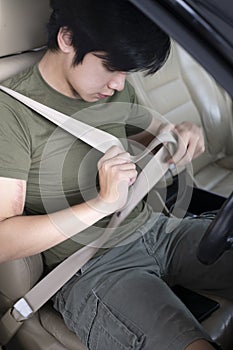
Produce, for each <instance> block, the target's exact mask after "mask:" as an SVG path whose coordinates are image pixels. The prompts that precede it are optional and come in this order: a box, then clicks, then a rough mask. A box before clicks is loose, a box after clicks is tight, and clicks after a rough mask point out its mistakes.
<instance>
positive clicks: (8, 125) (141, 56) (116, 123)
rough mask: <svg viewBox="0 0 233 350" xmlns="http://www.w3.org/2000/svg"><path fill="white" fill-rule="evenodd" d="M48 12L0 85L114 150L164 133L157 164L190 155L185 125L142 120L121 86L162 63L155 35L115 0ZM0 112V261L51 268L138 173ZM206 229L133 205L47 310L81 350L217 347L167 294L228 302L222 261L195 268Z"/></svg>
mask: <svg viewBox="0 0 233 350" xmlns="http://www.w3.org/2000/svg"><path fill="white" fill-rule="evenodd" d="M51 5H52V8H53V13H52V15H51V18H50V21H49V24H48V32H49V40H48V51H47V52H46V54H45V56H44V57H43V58H42V60H41V61H40V62H39V64H38V65H35V66H34V67H32V68H29V69H28V70H26V71H25V72H23V73H21V74H19V75H17V76H16V77H14V78H12V79H10V80H8V81H6V82H5V85H6V86H9V87H11V88H12V89H14V90H17V91H19V92H21V93H23V94H25V95H28V96H30V97H31V98H33V99H35V100H37V101H39V102H42V103H44V104H46V105H48V106H50V107H52V108H55V109H57V110H59V111H61V112H63V113H66V114H68V115H70V116H71V117H72V118H76V119H80V120H82V121H84V122H86V123H87V124H91V125H94V126H97V127H99V128H101V129H103V130H105V131H107V132H109V133H110V134H113V135H114V136H116V137H117V138H119V139H121V140H122V142H123V144H124V145H125V149H126V150H127V146H128V145H127V144H128V141H127V140H128V138H130V139H131V140H135V141H136V142H141V143H142V144H144V145H147V144H148V142H149V141H150V139H151V137H152V136H153V135H154V134H156V133H159V132H162V131H164V130H172V131H173V132H174V133H176V135H177V138H178V141H179V142H178V149H177V152H176V153H175V155H174V157H173V158H172V159H169V160H168V162H174V163H176V164H183V163H186V162H187V161H188V160H190V159H193V158H195V157H197V156H198V155H199V154H201V153H202V151H203V149H204V141H203V136H202V133H201V130H200V129H199V128H198V127H197V126H195V125H193V124H190V123H186V122H184V123H182V124H180V125H177V126H173V125H171V124H164V123H161V122H160V121H158V120H157V119H154V118H152V117H151V115H150V114H149V113H147V112H146V111H145V109H143V108H142V109H141V108H140V106H138V105H137V98H136V96H135V93H134V90H133V88H132V87H131V86H130V85H129V84H128V83H127V82H126V73H127V72H132V71H138V70H144V71H145V72H147V73H154V72H156V71H157V70H158V69H159V68H160V67H161V66H162V64H163V63H164V62H165V60H166V58H167V56H168V54H169V50H170V41H169V38H168V37H167V35H166V34H165V33H163V32H162V31H161V30H160V29H159V28H157V26H156V25H154V24H153V23H152V22H151V21H150V20H149V19H147V18H146V17H145V16H144V15H143V14H141V13H140V12H139V11H138V10H137V9H136V8H134V6H133V5H131V4H130V3H128V1H126V0H117V1H114V0H108V1H104V0H99V1H95V0H54V1H51ZM112 106H113V107H114V108H112ZM104 111H107V114H106V113H104ZM142 111H143V112H142ZM0 113H1V138H0V147H1V155H0V176H1V178H0V193H1V198H2V201H1V207H0V213H1V218H0V219H1V222H0V247H1V248H0V259H1V261H6V260H9V259H16V258H19V257H23V256H29V255H33V254H36V253H39V252H43V257H44V262H45V267H46V268H47V270H51V269H52V268H53V267H54V266H56V265H57V264H58V263H59V262H61V261H62V260H64V259H65V258H66V257H68V256H69V255H70V254H72V253H73V252H74V251H76V250H77V249H80V247H81V246H82V245H84V244H87V243H90V242H91V241H92V240H93V238H95V237H96V236H99V235H100V234H101V233H102V231H103V229H104V228H105V227H106V226H107V223H108V222H109V219H110V217H111V214H112V213H114V212H115V211H117V210H119V209H120V208H122V207H123V206H124V204H125V202H126V199H127V195H128V189H129V187H130V186H131V185H132V184H133V183H134V182H135V180H136V178H137V173H138V169H137V168H136V167H135V165H134V164H133V163H132V162H131V159H130V154H129V153H128V152H127V151H125V150H123V149H122V148H120V147H116V146H115V147H111V148H110V149H109V150H108V151H107V152H106V153H105V154H104V155H100V154H99V153H98V152H97V151H95V150H93V149H92V148H91V147H90V146H89V145H87V144H85V143H84V142H82V141H80V140H76V139H75V138H74V137H72V136H71V135H69V134H68V133H66V132H65V131H63V130H61V129H59V128H56V126H55V125H54V124H53V123H50V122H49V121H47V120H45V119H43V118H42V117H41V116H39V115H38V114H36V113H34V112H32V111H31V110H29V109H28V108H27V107H25V106H23V105H22V104H20V103H19V102H17V101H15V100H14V99H12V98H11V97H9V96H8V95H6V94H4V93H1V95H0ZM142 114H143V115H142ZM143 130H145V131H143ZM135 132H137V133H136V134H135ZM103 141H104V140H103ZM129 150H130V147H129ZM89 155H90V157H89ZM97 173H98V176H97ZM23 212H25V213H26V214H27V215H23ZM171 221H173V222H174V223H175V225H174V229H173V230H169V232H168V230H167V224H168V223H170V222H171ZM208 225H209V221H208V220H203V219H202V220H201V219H198V220H192V219H184V220H183V221H182V222H180V223H179V224H178V223H177V221H176V220H175V219H168V218H167V217H165V216H163V215H159V213H153V211H152V209H151V208H150V206H149V205H148V204H147V203H146V202H144V201H142V202H140V203H139V204H138V205H137V206H136V208H135V209H134V210H133V212H132V213H131V214H130V215H129V216H128V217H127V218H126V220H125V221H124V222H123V224H122V225H121V226H120V228H118V229H117V230H116V232H114V239H115V238H116V243H119V242H120V244H116V246H114V244H113V243H112V242H111V243H109V245H106V246H105V247H103V248H102V249H101V250H100V251H99V252H98V253H97V255H96V256H95V257H94V258H93V259H91V260H90V261H89V262H88V263H87V264H86V265H85V266H84V267H83V268H82V269H81V270H80V271H78V272H77V274H76V275H75V276H74V277H73V278H72V279H71V280H70V281H69V282H68V283H67V284H66V285H65V286H64V287H63V288H62V289H61V290H60V291H59V292H58V293H57V294H56V296H55V297H54V299H53V300H54V307H55V308H56V309H57V310H58V311H59V312H60V313H61V314H62V316H63V318H64V321H65V323H66V324H67V326H68V327H69V329H71V330H72V331H74V332H75V333H76V334H77V335H78V336H79V337H80V338H81V340H82V341H83V343H84V344H85V345H86V346H87V347H88V348H89V349H101V350H105V349H106V350H108V349H112V350H113V349H117V350H119V349H146V350H147V349H148V350H152V349H153V350H154V349H159V350H163V349H177V350H180V349H188V350H195V349H199V350H202V349H203V350H204V349H206V350H208V349H209V350H210V349H214V348H218V346H217V345H216V344H214V343H213V342H212V341H211V339H209V337H208V335H207V334H205V332H204V330H203V329H202V327H201V326H200V325H199V323H198V322H197V321H196V320H195V319H194V317H193V316H192V315H191V314H190V312H189V311H188V310H187V309H186V308H185V307H184V306H183V304H182V303H180V302H179V300H178V299H177V298H176V296H175V295H174V294H173V293H172V291H171V289H170V286H172V285H175V284H181V285H183V286H186V287H189V288H196V289H199V290H204V289H207V288H208V289H209V290H211V292H212V293H215V294H219V295H223V296H225V297H228V298H231V296H232V281H231V275H232V271H231V266H232V254H228V255H225V256H224V257H223V258H222V259H221V260H219V261H218V262H217V263H216V264H215V266H214V267H212V266H210V267H206V266H203V265H201V264H200V263H199V262H198V261H197V259H196V253H195V252H196V247H197V245H198V242H199V241H200V239H201V237H202V235H203V233H204V232H205V229H206V228H207V226H208ZM135 235H136V236H137V239H132V240H131V241H127V242H126V240H125V239H127V238H129V237H131V236H133V237H134V236H135ZM190 271H192V275H190Z"/></svg>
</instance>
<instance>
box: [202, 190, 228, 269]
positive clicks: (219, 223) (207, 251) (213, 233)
mask: <svg viewBox="0 0 233 350" xmlns="http://www.w3.org/2000/svg"><path fill="white" fill-rule="evenodd" d="M231 248H233V192H232V194H231V195H230V197H229V198H228V199H227V200H226V201H225V202H224V204H223V206H222V207H221V209H220V210H219V212H218V214H217V215H216V217H215V218H214V220H213V221H212V222H211V224H210V225H209V227H208V228H207V230H206V232H205V234H204V236H203V237H202V240H201V242H200V243H199V246H198V249H197V257H198V259H199V261H200V262H202V263H203V264H206V265H210V264H213V263H214V262H215V261H216V260H217V259H218V258H219V257H220V256H221V255H222V254H223V253H224V252H225V251H226V250H229V249H231Z"/></svg>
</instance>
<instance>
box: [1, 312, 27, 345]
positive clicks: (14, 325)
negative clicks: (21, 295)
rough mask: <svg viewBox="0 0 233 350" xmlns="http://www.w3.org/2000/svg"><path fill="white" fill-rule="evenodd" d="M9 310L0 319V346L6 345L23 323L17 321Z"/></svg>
mask: <svg viewBox="0 0 233 350" xmlns="http://www.w3.org/2000/svg"><path fill="white" fill-rule="evenodd" d="M12 311H13V308H11V309H9V310H8V311H7V312H6V313H5V314H4V315H3V316H2V317H1V319H0V345H2V346H4V345H6V344H7V343H8V342H9V341H10V340H11V338H12V337H13V336H14V335H15V334H16V332H17V331H18V330H19V328H20V327H21V326H22V324H23V322H21V321H17V320H16V319H15V318H14V316H13V314H12Z"/></svg>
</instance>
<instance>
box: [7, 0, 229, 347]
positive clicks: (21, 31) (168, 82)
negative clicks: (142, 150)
mask: <svg viewBox="0 0 233 350" xmlns="http://www.w3.org/2000/svg"><path fill="white" fill-rule="evenodd" d="M48 3H49V0H39V1H38V0H17V1H14V2H12V1H9V0H0V42H1V45H0V57H2V58H0V81H1V80H4V79H5V78H7V77H9V76H11V75H13V74H15V73H17V72H18V71H20V70H22V69H24V68H25V67H27V66H29V65H31V64H33V63H34V62H36V61H37V60H38V59H39V57H40V56H41V55H42V54H43V51H34V52H26V53H20V52H24V51H26V50H30V49H33V48H35V47H40V46H43V45H44V44H45V43H46V34H45V30H44V23H46V21H47V18H48V13H49V10H48ZM11 54H14V55H12V56H11ZM6 55H7V56H8V57H3V56H6ZM173 60H174V62H173V63H172V64H171V61H170V63H168V71H165V70H164V71H161V72H159V73H158V74H157V78H156V79H155V80H154V81H153V82H152V81H150V80H149V78H148V80H146V81H145V82H144V81H143V80H142V81H141V80H138V79H139V78H140V79H141V77H140V76H138V78H136V82H137V84H138V88H139V89H140V90H139V93H140V94H142V95H143V96H141V98H142V99H143V98H145V99H146V100H145V101H146V102H148V105H149V106H151V107H155V106H156V108H157V109H158V111H160V113H162V114H165V115H166V116H167V117H169V118H171V120H172V121H173V122H177V121H178V120H180V121H182V120H184V119H186V118H187V116H189V120H193V121H194V122H195V121H197V122H198V123H199V124H200V123H201V121H200V118H199V113H198V109H197V107H196V106H195V105H194V103H193V101H192V98H191V94H190V92H189V91H188V88H187V86H186V83H185V82H184V80H183V79H182V75H181V71H180V69H177V67H178V66H179V58H178V54H177V53H175V52H174V53H173ZM154 84H156V85H154ZM142 86H143V89H141V87H142ZM136 87H137V86H136ZM154 87H155V88H154ZM144 88H145V92H143V91H144ZM174 91H177V92H181V94H178V93H177V94H174ZM212 160H213V156H208V155H207V156H206V159H205V160H204V161H203V164H201V165H200V166H199V168H200V169H203V167H205V166H208V165H210V164H211V162H212ZM211 166H212V165H211ZM214 167H215V165H214ZM219 168H220V167H219ZM42 273H43V266H42V260H41V256H40V255H36V256H33V257H30V258H26V259H19V260H17V261H12V262H7V263H4V264H1V265H0V315H2V314H3V313H4V312H5V311H6V310H7V309H8V308H9V307H10V306H11V305H12V304H13V303H14V302H15V301H16V300H17V299H18V298H20V297H22V296H23V295H24V294H25V293H26V291H27V290H29V289H30V288H31V287H32V286H33V285H34V283H36V281H37V280H38V279H39V278H40V277H41V275H42ZM232 315H233V306H232V303H230V302H226V301H223V305H222V307H221V309H220V310H219V311H217V312H216V313H215V315H213V316H211V317H210V318H209V319H208V320H207V321H205V323H204V325H205V327H206V329H207V330H208V332H209V333H210V334H211V335H212V336H213V337H214V338H216V339H220V338H221V339H222V340H223V343H224V344H227V345H226V347H225V350H230V349H232V344H233V341H232V334H233V332H231V328H230V327H229V326H232V319H233V316H232ZM142 317H143V315H142ZM230 337H231V339H229V338H230ZM229 344H230V345H229ZM15 349H17V350H32V349H33V350H48V349H54V350H84V349H85V347H84V346H83V345H82V344H81V343H80V341H79V339H78V338H77V337H76V336H75V335H74V334H73V333H72V332H70V331H69V330H68V329H67V328H66V327H65V324H64V322H63V320H62V319H61V317H60V316H59V314H58V313H56V312H55V311H54V310H53V308H52V307H51V305H50V304H49V303H48V304H46V305H45V306H44V307H43V308H42V309H41V310H40V311H39V312H38V313H37V314H36V315H34V316H33V317H32V318H30V319H28V320H27V321H26V322H25V323H24V325H23V326H22V327H21V328H20V330H19V332H18V333H17V335H16V336H15V337H14V338H13V339H12V341H11V342H10V343H9V345H8V346H7V350H15Z"/></svg>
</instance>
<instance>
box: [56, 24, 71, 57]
mask: <svg viewBox="0 0 233 350" xmlns="http://www.w3.org/2000/svg"><path fill="white" fill-rule="evenodd" d="M57 43H58V46H59V49H60V50H61V51H62V52H64V53H70V52H71V51H73V46H72V33H71V31H70V30H69V29H68V28H67V27H61V28H60V29H59V32H58V35H57Z"/></svg>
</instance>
